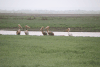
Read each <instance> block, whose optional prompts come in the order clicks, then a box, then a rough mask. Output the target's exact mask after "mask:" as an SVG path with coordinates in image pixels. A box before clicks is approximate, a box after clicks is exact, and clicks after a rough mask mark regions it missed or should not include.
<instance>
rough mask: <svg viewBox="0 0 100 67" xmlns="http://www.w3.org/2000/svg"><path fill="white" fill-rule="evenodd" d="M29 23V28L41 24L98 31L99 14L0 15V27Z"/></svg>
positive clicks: (99, 28) (99, 26)
mask: <svg viewBox="0 0 100 67" xmlns="http://www.w3.org/2000/svg"><path fill="white" fill-rule="evenodd" d="M18 24H21V25H22V27H25V25H29V26H30V27H31V29H34V28H40V27H41V26H44V27H46V26H50V27H51V28H52V27H55V28H59V27H61V28H68V27H70V28H73V29H72V31H75V28H79V29H81V30H85V31H100V16H88V17H87V16H86V17H85V16H84V17H73V16H72V17H49V16H48V17H34V16H6V15H5V16H0V28H18Z"/></svg>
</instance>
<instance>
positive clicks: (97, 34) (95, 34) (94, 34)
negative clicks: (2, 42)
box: [0, 30, 100, 37]
mask: <svg viewBox="0 0 100 67" xmlns="http://www.w3.org/2000/svg"><path fill="white" fill-rule="evenodd" d="M53 33H54V36H68V32H53ZM69 33H70V34H72V36H75V37H78V36H83V37H100V32H69ZM0 34H1V35H16V31H5V30H0ZM21 35H25V33H24V31H21ZM29 35H32V36H34V35H35V36H43V35H42V32H41V31H29Z"/></svg>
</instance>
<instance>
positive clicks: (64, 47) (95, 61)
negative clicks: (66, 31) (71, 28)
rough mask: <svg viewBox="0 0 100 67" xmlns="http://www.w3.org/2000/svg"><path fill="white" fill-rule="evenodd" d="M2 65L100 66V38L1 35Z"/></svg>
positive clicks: (27, 66)
mask: <svg viewBox="0 0 100 67" xmlns="http://www.w3.org/2000/svg"><path fill="white" fill-rule="evenodd" d="M0 67H100V38H99V37H95V38H94V37H64V36H55V37H53V36H18V35H17V36H15V35H0Z"/></svg>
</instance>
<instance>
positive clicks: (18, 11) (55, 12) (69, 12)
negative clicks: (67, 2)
mask: <svg viewBox="0 0 100 67" xmlns="http://www.w3.org/2000/svg"><path fill="white" fill-rule="evenodd" d="M0 13H31V14H100V10H99V11H85V10H65V11H55V10H0Z"/></svg>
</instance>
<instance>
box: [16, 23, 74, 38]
mask: <svg viewBox="0 0 100 67" xmlns="http://www.w3.org/2000/svg"><path fill="white" fill-rule="evenodd" d="M18 27H19V29H18V30H17V32H16V35H20V33H21V30H20V29H21V28H22V26H21V25H20V24H18ZM25 28H26V31H25V35H29V32H28V28H30V27H29V26H28V25H26V26H25ZM49 28H50V27H49V26H47V27H46V28H45V29H46V30H47V32H45V31H43V29H44V27H43V26H42V27H41V29H40V30H41V32H42V34H43V35H51V36H54V33H53V32H51V31H49ZM69 31H70V28H68V29H67V30H66V31H65V32H68V36H73V35H72V34H71V33H69Z"/></svg>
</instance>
